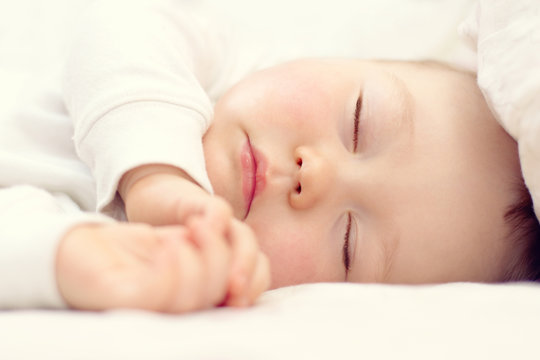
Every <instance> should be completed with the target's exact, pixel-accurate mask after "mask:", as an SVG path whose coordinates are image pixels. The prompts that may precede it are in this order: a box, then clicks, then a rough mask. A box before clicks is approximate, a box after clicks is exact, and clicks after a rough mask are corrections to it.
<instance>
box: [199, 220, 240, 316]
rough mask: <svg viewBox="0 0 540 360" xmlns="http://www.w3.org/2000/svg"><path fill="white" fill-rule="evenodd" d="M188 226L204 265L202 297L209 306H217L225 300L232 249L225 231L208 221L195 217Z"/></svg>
mask: <svg viewBox="0 0 540 360" xmlns="http://www.w3.org/2000/svg"><path fill="white" fill-rule="evenodd" d="M188 228H189V231H190V236H191V238H192V241H193V242H194V244H195V245H196V246H197V247H198V248H199V252H200V256H201V259H202V263H203V266H204V272H205V273H204V279H203V283H204V287H203V289H202V290H203V292H202V294H201V297H202V299H203V302H204V303H206V305H207V306H215V305H217V304H218V303H220V302H222V301H223V298H224V297H225V295H226V292H227V279H228V274H229V269H230V267H231V250H230V248H229V245H228V243H227V239H226V238H225V236H224V235H223V233H220V232H218V231H216V229H214V228H212V227H211V226H209V224H208V222H207V221H205V220H203V219H198V218H194V219H192V220H190V221H189V222H188Z"/></svg>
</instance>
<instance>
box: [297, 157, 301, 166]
mask: <svg viewBox="0 0 540 360" xmlns="http://www.w3.org/2000/svg"><path fill="white" fill-rule="evenodd" d="M296 165H298V166H300V167H301V166H302V158H298V159H297V160H296Z"/></svg>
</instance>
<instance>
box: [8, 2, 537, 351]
mask: <svg viewBox="0 0 540 360" xmlns="http://www.w3.org/2000/svg"><path fill="white" fill-rule="evenodd" d="M87 1H91V0H78V1H74V0H50V1H47V2H42V1H39V0H21V1H17V2H9V1H8V0H0V76H2V79H3V81H4V82H5V81H9V79H11V81H13V84H14V86H15V82H16V81H17V79H19V78H20V77H24V76H29V74H32V73H33V72H34V71H35V70H37V69H39V68H41V67H42V66H46V65H47V64H50V63H52V62H54V56H53V55H52V54H54V53H55V51H51V49H55V50H58V51H61V50H62V48H63V43H62V42H61V41H60V38H59V37H56V36H55V34H58V33H61V32H65V31H66V29H67V26H68V25H69V23H70V21H71V18H70V17H69V13H70V12H72V11H78V10H79V9H81V6H82V4H84V3H85V2H87ZM111 1H112V0H111ZM184 1H186V2H190V1H187V0H184ZM489 1H493V2H496V1H501V3H502V2H504V0H489ZM489 1H485V2H484V3H488V2H489ZM511 1H515V0H508V1H507V3H510V2H511ZM519 1H522V2H521V3H522V4H533V3H534V2H536V3H538V1H537V0H530V1H529V0H519ZM192 2H193V1H192ZM210 2H211V1H208V2H207V3H210ZM214 4H215V5H216V6H218V8H219V9H220V11H224V12H228V13H230V15H231V16H233V17H236V18H237V20H238V21H241V22H244V23H245V25H246V26H249V27H251V28H252V29H254V30H253V31H258V32H259V34H260V36H261V39H263V38H266V39H271V38H273V37H274V38H275V37H278V38H279V36H284V35H285V34H288V35H289V36H290V37H292V38H296V39H298V40H299V41H300V42H302V43H303V44H304V46H306V48H307V49H308V50H309V51H311V53H313V54H323V55H324V54H335V55H345V56H363V57H387V58H388V57H400V58H424V57H432V58H437V59H443V60H451V61H455V62H458V63H460V64H466V65H468V66H473V64H474V57H473V56H472V53H471V52H468V50H467V49H466V48H465V47H464V46H462V45H461V44H460V43H459V37H458V36H457V32H456V27H457V25H458V23H459V21H460V20H461V19H463V18H464V17H465V15H466V14H467V13H468V12H469V11H470V10H472V7H473V6H472V5H473V2H472V1H470V0H460V1H458V0H431V1H429V0H369V1H367V0H366V1H359V0H334V1H332V2H325V3H323V4H319V2H313V1H307V0H297V1H296V2H291V1H288V0H274V1H270V0H268V1H265V2H260V1H250V0H228V1H214ZM315 4H316V5H315ZM321 8H322V9H321ZM485 8H487V6H486V7H485ZM247 13H254V14H255V15H254V16H253V17H251V18H246V17H245V14H247ZM321 13H324V14H326V15H327V16H326V17H325V18H324V19H320V18H319V17H318V15H317V14H321ZM267 14H272V15H273V16H274V17H268V16H267ZM538 14H539V12H538V11H536V15H534V11H533V12H532V15H531V17H533V18H534V16H536V18H537V17H538ZM482 16H484V13H482V12H479V13H477V14H476V15H474V16H473V17H472V18H471V20H470V22H469V35H470V37H471V39H472V40H473V41H474V40H476V35H477V34H480V35H479V37H480V38H482V36H484V35H483V34H486V33H482V31H480V32H478V33H477V32H475V31H476V28H475V24H476V22H475V21H476V20H477V19H482V18H483V19H487V20H484V23H481V25H482V24H489V19H492V17H489V16H487V15H486V16H485V17H482ZM278 18H279V20H276V19H278ZM322 20H324V21H322ZM538 23H540V21H538V22H536V24H538ZM299 24H305V26H299ZM482 26H484V25H482ZM486 26H487V25H486ZM426 29H430V30H429V31H426ZM536 34H538V32H537V33H536ZM536 39H538V37H537V38H536ZM269 41H270V40H269ZM484 44H488V42H487V40H486V42H484ZM533 45H535V46H536V48H539V47H538V46H539V44H538V43H535V44H531V46H533ZM536 54H537V55H538V52H536ZM37 55H41V56H37ZM485 59H486V61H488V60H487V59H488V58H487V57H486V58H485ZM536 59H538V58H536ZM535 61H536V60H535ZM539 63H540V62H538V61H536V62H534V63H531V64H539ZM481 66H483V65H482V64H481ZM528 69H529V70H530V71H532V69H534V66H532V65H531V66H528ZM480 71H482V68H481V69H480ZM534 71H535V74H536V76H538V74H539V73H540V70H538V66H537V67H536V69H534ZM481 74H482V72H481ZM481 79H482V77H481ZM537 79H538V77H537ZM539 83H540V82H537V83H536V87H533V88H532V89H533V90H534V89H536V90H535V91H536V92H535V93H534V95H535V96H536V99H538V84H539ZM490 84H491V83H486V82H484V85H486V86H485V89H484V91H485V93H486V94H487V96H488V97H489V96H490V94H491V93H490ZM2 89H4V93H0V95H2V96H8V95H9V94H10V92H9V91H6V90H5V89H6V87H5V86H3V87H2ZM4 99H7V97H6V98H4ZM497 101H498V100H497V98H496V97H495V96H493V102H494V103H493V104H492V106H493V107H494V109H495V110H497V109H498V107H497ZM532 103H533V104H534V103H535V104H536V106H538V103H540V102H539V101H538V100H536V101H532ZM536 109H538V107H536ZM527 114H528V116H533V117H534V116H536V117H535V119H536V120H535V121H536V125H535V126H536V128H538V126H540V125H539V124H540V120H538V114H539V112H538V111H537V110H536V113H527ZM527 114H526V115H527ZM520 118H521V117H520ZM528 118H529V117H528ZM502 121H504V120H502ZM508 128H509V130H511V132H512V131H513V130H512V129H513V128H512V125H511V124H509V125H508ZM530 129H531V127H527V130H526V131H525V132H523V130H520V131H521V132H519V131H518V132H514V133H513V135H515V136H517V137H518V138H520V137H521V136H522V135H520V134H523V133H527V132H529V131H530ZM516 131H517V130H516ZM518 133H519V134H518ZM539 133H540V132H539V131H536V135H535V136H538V134H539ZM518 135H519V136H518ZM523 136H525V135H523ZM531 136H532V135H529V136H528V138H531ZM526 141H527V145H526V146H527V148H528V147H532V148H533V152H532V153H531V154H533V155H534V154H540V152H538V149H540V141H534V140H526ZM534 149H536V150H534ZM525 151H528V150H525ZM534 151H536V152H534ZM531 156H532V155H531ZM534 156H537V155H534ZM537 159H538V157H537ZM536 163H538V161H537V162H536ZM531 169H533V170H534V167H531ZM537 169H540V168H537ZM533 170H531V171H533ZM535 179H536V180H535ZM529 183H530V184H533V185H534V186H535V191H538V189H539V188H540V181H539V180H538V177H535V175H534V173H533V175H531V180H530V182H529ZM536 193H537V192H536ZM537 205H538V202H537ZM539 304H540V285H536V284H507V285H482V284H446V285H439V286H424V287H407V286H384V285H358V284H357V285H353V284H313V285H303V286H295V287H289V288H283V289H278V290H274V291H271V292H268V293H266V294H264V296H263V297H262V298H261V300H260V302H259V303H258V304H257V306H255V307H253V308H250V309H247V310H236V309H214V310H210V311H205V312H200V313H196V314H190V315H185V316H166V315H159V314H151V313H145V312H136V311H115V312H106V313H81V312H69V311H40V310H32V311H8V312H0V358H1V359H236V360H243V359H246V360H247V359H304V358H305V359H312V358H313V359H340V358H345V357H349V358H350V357H352V358H355V359H356V358H359V359H396V358H400V359H401V358H404V359H409V358H410V359H511V358H515V359H538V358H540V354H539V350H538V346H537V342H538V330H537V329H538V325H537V323H539V322H540V306H539Z"/></svg>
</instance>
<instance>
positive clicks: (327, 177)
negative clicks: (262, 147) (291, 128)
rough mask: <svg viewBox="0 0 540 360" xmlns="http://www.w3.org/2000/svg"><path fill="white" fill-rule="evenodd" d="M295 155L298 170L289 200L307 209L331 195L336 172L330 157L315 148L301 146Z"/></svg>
mask: <svg viewBox="0 0 540 360" xmlns="http://www.w3.org/2000/svg"><path fill="white" fill-rule="evenodd" d="M294 155H295V159H296V165H297V171H296V173H295V178H294V182H293V189H291V193H290V197H289V199H290V200H289V202H290V204H291V206H292V207H293V208H295V209H299V210H301V209H307V208H310V207H312V206H315V205H316V204H317V203H318V202H319V201H321V200H322V199H323V198H324V197H326V196H331V191H330V190H331V187H332V183H333V181H334V175H335V173H334V171H333V169H332V163H331V162H330V159H329V158H328V157H325V156H323V155H322V154H320V153H318V152H317V151H315V149H311V148H308V147H299V148H297V149H296V151H295V154H294Z"/></svg>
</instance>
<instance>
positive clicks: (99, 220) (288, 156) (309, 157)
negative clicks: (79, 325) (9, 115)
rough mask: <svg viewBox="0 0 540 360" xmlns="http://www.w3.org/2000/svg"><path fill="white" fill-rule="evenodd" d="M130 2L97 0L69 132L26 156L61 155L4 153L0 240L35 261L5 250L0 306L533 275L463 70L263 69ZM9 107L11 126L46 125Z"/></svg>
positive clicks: (166, 5)
mask: <svg viewBox="0 0 540 360" xmlns="http://www.w3.org/2000/svg"><path fill="white" fill-rule="evenodd" d="M129 4H130V8H133V9H132V11H130V12H129V13H128V14H127V15H126V13H125V9H124V7H123V5H121V2H117V3H114V4H113V3H111V2H97V3H96V4H94V5H93V7H92V9H91V10H90V11H89V12H88V14H87V16H86V19H85V21H84V23H83V24H84V29H85V31H82V32H81V34H80V35H78V36H77V37H76V41H75V42H74V44H73V48H72V51H71V53H70V56H69V57H68V60H67V62H66V66H65V67H64V68H63V75H62V76H63V94H64V95H63V97H62V98H61V101H60V100H51V98H48V99H49V101H52V102H55V101H56V102H55V104H58V103H60V104H61V106H60V105H59V106H57V107H55V106H48V107H47V109H49V110H48V111H51V113H52V114H53V115H51V116H49V117H46V118H47V119H49V120H50V119H55V122H48V123H47V126H50V127H51V128H53V129H54V131H55V134H62V139H61V140H59V141H60V143H57V145H55V146H54V149H53V147H49V148H48V149H49V150H44V149H42V148H39V156H40V157H39V159H38V157H36V159H38V160H40V161H43V156H49V158H50V159H54V161H56V163H55V164H58V165H59V166H51V167H50V168H48V169H45V168H44V169H43V170H41V169H40V168H38V167H36V168H35V169H33V170H32V171H26V170H23V168H24V169H26V168H27V167H28V164H29V161H31V159H32V156H37V155H34V153H33V152H32V149H33V148H34V147H36V145H35V143H36V141H37V142H39V140H42V139H44V138H43V136H46V134H42V133H40V134H33V135H35V136H34V137H30V136H28V138H26V140H25V141H26V144H28V146H27V149H24V151H25V153H26V154H27V157H26V158H25V159H21V158H16V157H15V155H13V157H12V158H11V159H6V160H5V161H4V160H0V164H1V165H0V166H4V165H3V163H4V162H5V163H6V164H7V162H8V161H10V164H13V163H15V165H10V166H15V167H16V166H17V162H16V161H15V160H17V161H19V163H20V165H18V166H20V170H18V171H19V172H20V173H22V174H28V175H27V178H22V177H21V176H19V177H18V178H17V179H16V180H9V178H8V180H2V186H3V188H2V190H0V204H1V205H2V206H3V207H7V206H9V204H13V203H14V202H15V201H17V203H18V204H19V205H18V206H17V208H18V210H17V211H14V212H12V213H11V214H10V216H6V217H4V220H2V222H3V223H5V226H4V224H3V228H4V230H2V231H3V233H2V239H1V241H2V242H4V243H5V245H3V246H4V247H6V248H17V251H16V252H15V251H13V253H12V254H11V256H12V258H13V256H15V255H19V256H23V257H24V256H27V254H30V253H31V254H32V256H33V257H34V258H36V259H37V260H36V261H34V262H32V263H31V262H28V261H22V262H17V263H15V261H11V262H10V263H9V264H8V263H7V262H5V261H4V263H3V264H2V263H0V268H1V269H2V270H3V271H2V272H3V274H2V277H4V280H3V281H0V286H2V288H0V292H1V293H2V294H9V295H6V297H4V298H5V299H7V300H3V301H4V302H3V303H1V305H2V306H3V307H4V308H6V307H20V306H21V304H25V305H24V306H29V307H38V306H49V307H71V308H75V309H86V310H101V309H109V308H118V307H128V308H140V309H147V310H154V311H162V312H174V313H177V312H185V311H191V310H197V309H203V308H208V307H213V306H216V305H230V306H246V305H250V304H252V303H254V301H255V300H256V299H257V297H258V296H259V295H260V294H261V293H262V292H263V291H265V290H267V289H269V288H276V287H282V286H287V285H294V284H300V283H308V282H356V283H373V282H377V283H389V284H426V283H442V282H454V281H478V282H501V281H510V280H527V279H531V280H536V279H537V278H538V276H539V270H540V268H538V267H537V264H536V261H535V258H534V256H535V253H536V252H537V249H536V248H537V247H538V244H537V243H538V241H536V240H537V239H538V234H539V233H540V230H539V225H538V221H537V219H536V217H535V214H534V211H533V205H532V201H531V197H530V195H529V192H528V191H527V188H526V186H525V184H524V181H523V179H522V176H521V169H520V163H519V157H518V151H517V145H516V142H515V141H514V140H513V139H512V138H511V137H510V136H509V135H508V134H507V133H506V132H505V131H504V129H503V128H502V127H501V126H500V125H499V123H498V122H497V121H496V120H495V118H494V116H493V115H492V113H491V111H490V109H489V108H488V106H487V104H486V101H485V100H484V97H483V96H482V93H481V92H480V90H479V88H478V86H477V84H476V78H475V76H474V74H471V73H468V72H466V71H462V70H459V69H456V68H454V67H452V66H449V65H446V64H442V63H439V62H431V61H419V62H402V61H364V60H357V59H333V58H332V59H330V58H304V59H298V60H293V61H286V62H282V63H279V64H277V65H272V66H269V65H270V64H269V62H270V61H269V59H268V58H264V59H262V60H261V58H258V57H256V56H251V57H250V56H248V55H246V56H245V57H239V56H238V54H247V52H244V51H245V50H243V49H240V48H238V47H237V45H236V44H234V43H233V42H231V40H230V39H225V38H224V37H223V35H222V34H221V33H216V32H214V31H212V26H210V25H209V24H208V23H207V22H205V21H204V20H203V19H201V18H199V17H191V16H190V15H187V14H186V13H185V11H182V8H181V6H180V5H178V3H174V2H168V1H148V2H145V1H139V2H130V3H129ZM120 17H121V18H122V26H121V27H119V26H117V22H118V19H119V18H120ZM126 17H127V18H126ZM117 44H122V45H121V46H117ZM54 94H55V95H56V93H54ZM53 99H54V97H53ZM49 105H50V103H49ZM64 106H65V109H64ZM17 116H18V117H19V121H16V122H12V123H11V122H6V123H7V124H8V125H6V128H7V130H11V131H12V132H13V133H16V132H17V133H19V132H20V131H19V130H20V129H19V128H18V127H20V126H23V125H24V126H27V125H28V124H29V123H30V124H34V123H35V124H38V125H39V124H42V123H43V121H44V120H43V117H40V113H39V112H33V113H31V114H30V113H20V114H18V115H17ZM17 116H16V117H17ZM21 119H22V120H21ZM21 124H22V125H21ZM37 127H38V128H39V126H37ZM7 130H6V131H7ZM13 136H15V135H13ZM39 136H42V137H41V138H39V139H38V140H36V137H39ZM19 144H20V143H19ZM58 144H60V145H58ZM73 144H74V145H73ZM18 146H20V145H18ZM7 150H11V151H12V152H13V149H9V148H8V149H7ZM44 151H45V154H44ZM47 151H48V152H47ZM13 159H15V160H13ZM29 159H30V160H29ZM36 161H37V160H36ZM51 164H52V163H51ZM6 166H8V165H6ZM10 169H11V168H10ZM16 170H17V169H16ZM40 171H44V172H45V171H46V173H47V175H48V178H51V177H52V178H54V179H55V180H54V181H44V180H42V179H43V176H41V177H40V176H39V175H40V174H39V172H40ZM41 175H43V174H41ZM1 176H2V177H4V175H1ZM22 184H24V186H21V185H22ZM88 194H91V195H92V200H88ZM93 206H97V208H98V210H99V213H94V212H93V211H92V207H93ZM40 219H47V221H46V222H45V221H42V220H40ZM34 220H35V221H34ZM23 221H24V223H35V224H38V225H37V226H35V227H32V228H27V229H23V227H22V226H21V224H23ZM10 229H11V230H10ZM10 231H11V232H10ZM38 234H39V237H38ZM4 239H5V240H4ZM10 243H13V244H17V245H16V246H15V245H14V246H11V245H10ZM36 244H39V245H36ZM43 244H45V245H43ZM10 246H11V247H10ZM36 248H37V249H42V250H43V249H45V250H46V251H45V250H43V251H41V252H40V253H39V254H35V250H32V249H36ZM8 252H9V251H8ZM14 254H15V255H14ZM2 259H4V258H0V260H2ZM8 266H9V267H8ZM7 270H10V271H9V273H8V272H7ZM4 273H5V274H6V275H4ZM9 274H14V275H9ZM21 274H23V275H22V276H21ZM10 276H12V277H14V276H17V281H16V282H17V283H18V287H17V286H15V285H13V284H15V280H13V278H11V279H10ZM38 282H39V285H38ZM21 283H23V286H21V285H20V284H21ZM10 284H11V285H10ZM10 286H11V287H10ZM14 289H15V290H14Z"/></svg>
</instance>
